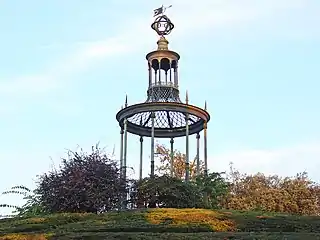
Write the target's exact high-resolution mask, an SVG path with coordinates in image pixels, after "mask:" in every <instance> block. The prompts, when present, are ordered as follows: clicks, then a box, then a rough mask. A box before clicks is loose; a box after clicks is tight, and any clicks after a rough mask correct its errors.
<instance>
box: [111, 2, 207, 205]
mask: <svg viewBox="0 0 320 240" xmlns="http://www.w3.org/2000/svg"><path fill="white" fill-rule="evenodd" d="M169 7H170V6H169ZM169 7H168V8H169ZM165 10H166V8H164V7H163V6H162V7H161V8H157V9H155V10H154V15H155V16H156V19H155V20H154V22H153V23H152V25H151V28H152V29H153V30H155V31H156V32H157V34H158V35H160V39H159V40H158V42H157V44H158V48H157V50H155V51H152V52H150V53H148V54H147V56H146V59H147V61H148V67H149V68H148V70H149V86H148V89H147V99H146V101H145V102H143V103H138V104H134V105H128V101H127V97H126V100H125V107H124V108H123V109H121V110H120V111H119V112H118V113H117V115H116V119H117V121H118V122H119V126H120V127H121V129H122V130H121V153H120V154H121V156H120V159H121V163H120V166H121V167H122V168H126V161H127V158H126V157H127V149H126V148H127V144H126V143H125V144H124V143H123V141H127V140H126V139H127V137H126V136H127V132H129V133H132V134H135V135H138V136H140V171H139V177H140V178H142V156H143V152H142V151H143V148H142V144H143V137H150V138H151V159H150V162H151V173H150V176H151V178H152V177H154V169H155V168H154V138H169V139H170V144H171V153H170V155H171V165H172V166H171V175H172V174H173V143H174V138H176V137H185V138H186V159H185V166H186V175H185V180H186V181H188V180H189V176H190V173H189V136H190V135H193V134H196V136H197V137H196V139H197V165H199V164H200V163H199V138H200V135H199V133H200V132H201V131H202V130H204V158H205V159H204V161H205V168H206V169H205V173H207V123H208V122H209V120H210V115H209V113H208V112H207V111H206V110H207V109H206V104H205V109H201V108H199V107H196V106H193V105H190V104H189V100H188V94H187V96H186V102H185V103H183V102H182V101H181V99H180V96H179V78H178V61H179V59H180V56H179V54H178V53H176V52H174V51H171V50H169V48H168V43H169V42H168V41H167V40H166V38H165V37H164V36H165V35H168V34H170V33H171V31H172V29H173V28H174V25H173V23H172V22H171V20H170V19H169V18H168V17H167V16H166V15H164V14H163V13H164V11H165ZM121 173H122V178H123V179H124V180H125V179H126V171H125V170H124V169H123V170H122V171H121ZM197 174H199V166H197ZM122 202H125V199H122ZM122 207H123V208H125V206H124V205H123V206H122Z"/></svg>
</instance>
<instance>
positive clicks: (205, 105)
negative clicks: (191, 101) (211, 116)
mask: <svg viewBox="0 0 320 240" xmlns="http://www.w3.org/2000/svg"><path fill="white" fill-rule="evenodd" d="M204 110H206V111H207V101H205V102H204Z"/></svg>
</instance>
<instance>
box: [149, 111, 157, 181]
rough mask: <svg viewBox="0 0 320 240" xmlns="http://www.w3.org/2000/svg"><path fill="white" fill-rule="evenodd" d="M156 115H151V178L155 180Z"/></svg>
mask: <svg viewBox="0 0 320 240" xmlns="http://www.w3.org/2000/svg"><path fill="white" fill-rule="evenodd" d="M155 117H156V116H155V113H154V112H152V113H151V173H150V176H151V178H154V119H155Z"/></svg>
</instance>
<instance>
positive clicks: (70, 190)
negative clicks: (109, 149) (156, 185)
mask: <svg viewBox="0 0 320 240" xmlns="http://www.w3.org/2000/svg"><path fill="white" fill-rule="evenodd" d="M119 176H120V170H119V168H118V167H117V164H116V162H115V161H113V160H111V159H110V158H109V157H108V156H107V154H105V153H104V152H103V151H101V149H100V148H99V147H98V146H96V147H95V148H94V147H92V152H91V153H89V154H88V153H85V152H83V150H81V152H71V151H70V152H69V154H68V159H63V160H62V166H61V167H60V169H59V170H53V171H50V172H49V173H45V174H43V175H42V176H40V180H39V186H38V188H37V189H36V192H37V194H39V195H40V201H41V202H42V204H43V205H44V206H45V208H46V210H47V211H49V212H51V213H55V212H93V213H97V212H104V211H109V210H112V209H115V208H117V206H118V202H119V197H120V192H121V186H120V179H119Z"/></svg>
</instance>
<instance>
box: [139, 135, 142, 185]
mask: <svg viewBox="0 0 320 240" xmlns="http://www.w3.org/2000/svg"><path fill="white" fill-rule="evenodd" d="M142 157H143V137H142V136H141V137H140V171H139V179H140V180H141V179H142Z"/></svg>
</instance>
